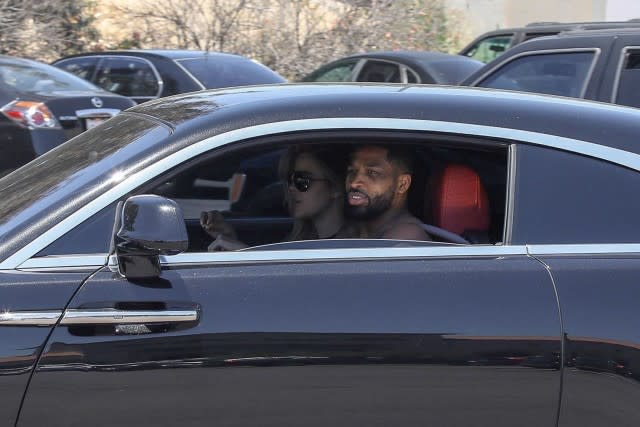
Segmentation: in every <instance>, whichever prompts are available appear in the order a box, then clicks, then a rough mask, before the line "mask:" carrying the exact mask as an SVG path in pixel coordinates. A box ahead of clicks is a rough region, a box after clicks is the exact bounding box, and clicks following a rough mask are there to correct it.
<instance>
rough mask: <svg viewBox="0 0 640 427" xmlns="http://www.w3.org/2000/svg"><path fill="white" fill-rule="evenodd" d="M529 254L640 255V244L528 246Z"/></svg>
mask: <svg viewBox="0 0 640 427" xmlns="http://www.w3.org/2000/svg"><path fill="white" fill-rule="evenodd" d="M526 248H527V253H528V254H529V255H533V256H542V255H568V256H572V255H608V254H612V255H623V254H633V255H640V244H637V243H605V244H600V243H594V244H580V245H572V244H566V245H526Z"/></svg>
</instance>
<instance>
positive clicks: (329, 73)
mask: <svg viewBox="0 0 640 427" xmlns="http://www.w3.org/2000/svg"><path fill="white" fill-rule="evenodd" d="M357 63H358V60H357V59H353V60H348V61H343V62H340V63H339V64H336V65H334V66H332V67H331V68H329V69H324V70H320V71H319V72H318V73H317V74H315V75H312V76H311V77H310V78H309V81H312V82H348V81H350V80H351V72H352V71H353V69H354V68H355V66H356V64H357Z"/></svg>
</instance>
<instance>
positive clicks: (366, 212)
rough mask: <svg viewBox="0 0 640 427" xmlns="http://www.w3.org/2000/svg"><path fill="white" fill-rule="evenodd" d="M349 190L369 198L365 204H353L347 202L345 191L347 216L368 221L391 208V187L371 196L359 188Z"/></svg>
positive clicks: (393, 193) (392, 192)
mask: <svg viewBox="0 0 640 427" xmlns="http://www.w3.org/2000/svg"><path fill="white" fill-rule="evenodd" d="M349 192H358V193H360V194H362V195H364V196H365V197H366V198H367V199H368V200H369V203H368V204H367V205H366V206H353V205H351V204H349V201H348V193H347V200H346V206H345V215H346V216H347V217H349V218H352V219H356V220H360V221H370V220H373V219H376V218H378V217H379V216H380V215H382V214H383V213H385V212H387V211H388V210H389V209H390V208H391V203H392V201H393V197H394V196H395V191H393V189H389V191H387V192H385V193H383V194H381V195H379V196H376V197H373V198H372V197H370V196H369V195H368V194H367V193H365V192H362V191H359V190H350V191H349Z"/></svg>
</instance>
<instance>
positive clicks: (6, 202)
mask: <svg viewBox="0 0 640 427" xmlns="http://www.w3.org/2000/svg"><path fill="white" fill-rule="evenodd" d="M168 135H169V130H168V129H167V128H166V127H163V126H159V125H158V124H156V123H154V122H152V121H150V120H147V119H144V118H141V117H136V116H130V115H127V114H126V113H122V114H119V115H118V116H116V117H114V118H112V119H110V120H109V122H108V123H105V125H104V126H101V127H100V129H99V130H96V131H94V130H89V131H87V132H84V133H82V134H81V135H79V136H77V137H76V138H73V139H71V140H69V141H68V142H66V143H64V144H62V145H61V146H59V147H57V148H55V149H53V150H51V151H48V152H47V153H45V154H44V155H42V156H40V157H38V158H37V159H35V160H33V161H32V162H30V163H28V164H27V165H25V166H23V167H22V168H20V169H18V170H16V171H15V172H13V173H10V174H9V175H7V176H5V177H4V178H2V179H0V200H2V203H1V204H0V261H2V260H3V259H4V258H6V256H8V255H10V254H11V253H12V252H13V250H14V249H15V248H17V247H20V246H23V245H24V243H25V242H28V241H30V240H31V239H32V238H33V237H34V236H37V235H38V234H40V233H42V232H43V231H45V230H44V229H43V227H44V226H45V224H47V223H48V224H52V223H55V222H57V221H59V220H61V219H63V218H66V217H67V216H69V215H70V214H71V213H73V212H74V211H75V210H77V209H78V207H80V206H82V205H85V204H87V203H88V202H90V201H91V200H93V199H95V198H96V197H98V196H100V195H101V194H103V193H105V192H106V191H107V190H109V189H110V188H112V187H113V186H115V185H116V184H118V183H119V182H120V181H121V180H122V179H124V178H126V177H128V176H129V175H131V174H132V173H134V172H135V171H137V170H139V169H140V168H142V167H144V166H145V165H147V164H148V163H149V162H153V161H155V160H157V158H156V157H154V155H155V156H164V155H165V153H164V152H163V151H162V150H158V149H157V148H156V144H157V143H158V142H160V141H163V140H165V139H166V137H167V136H168ZM168 149H169V148H167V150H168Z"/></svg>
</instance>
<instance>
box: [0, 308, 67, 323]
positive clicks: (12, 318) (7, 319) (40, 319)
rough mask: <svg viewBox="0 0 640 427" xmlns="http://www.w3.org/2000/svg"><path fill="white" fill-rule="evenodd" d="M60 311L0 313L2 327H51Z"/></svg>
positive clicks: (60, 313)
mask: <svg viewBox="0 0 640 427" xmlns="http://www.w3.org/2000/svg"><path fill="white" fill-rule="evenodd" d="M60 316H62V310H40V311H38V310H33V311H5V312H2V313H0V327H2V326H53V325H55V324H56V323H57V322H58V319H59V318H60Z"/></svg>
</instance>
